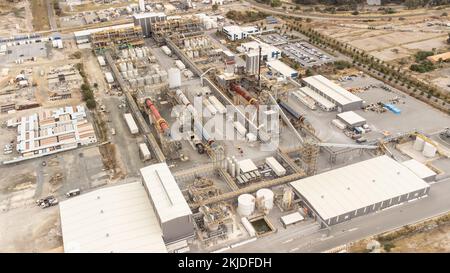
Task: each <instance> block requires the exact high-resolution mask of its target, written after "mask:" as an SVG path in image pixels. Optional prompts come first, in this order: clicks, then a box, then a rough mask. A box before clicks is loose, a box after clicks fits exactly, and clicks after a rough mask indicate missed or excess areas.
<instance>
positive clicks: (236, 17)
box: [225, 10, 268, 23]
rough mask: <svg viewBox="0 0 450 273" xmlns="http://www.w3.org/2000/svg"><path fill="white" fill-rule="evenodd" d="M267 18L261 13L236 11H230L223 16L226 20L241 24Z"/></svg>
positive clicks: (265, 14)
mask: <svg viewBox="0 0 450 273" xmlns="http://www.w3.org/2000/svg"><path fill="white" fill-rule="evenodd" d="M267 16H268V14H267V13H265V12H261V11H258V12H256V11H249V10H247V11H245V12H241V11H236V10H230V11H229V12H227V13H226V14H225V17H227V18H228V19H231V20H233V21H236V22H242V23H251V22H255V21H259V20H262V19H264V18H266V17H267Z"/></svg>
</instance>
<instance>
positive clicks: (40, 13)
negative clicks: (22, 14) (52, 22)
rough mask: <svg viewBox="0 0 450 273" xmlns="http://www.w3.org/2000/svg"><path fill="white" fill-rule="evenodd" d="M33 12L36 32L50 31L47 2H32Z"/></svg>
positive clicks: (39, 0)
mask: <svg viewBox="0 0 450 273" xmlns="http://www.w3.org/2000/svg"><path fill="white" fill-rule="evenodd" d="M31 11H32V14H33V27H34V30H35V31H40V30H48V29H50V26H49V23H48V14H47V5H46V2H45V0H31Z"/></svg>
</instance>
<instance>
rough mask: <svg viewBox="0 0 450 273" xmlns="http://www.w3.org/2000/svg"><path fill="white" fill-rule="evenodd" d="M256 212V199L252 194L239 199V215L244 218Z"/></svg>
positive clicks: (240, 196)
mask: <svg viewBox="0 0 450 273" xmlns="http://www.w3.org/2000/svg"><path fill="white" fill-rule="evenodd" d="M254 210H255V197H253V195H251V194H248V193H246V194H241V195H239V197H238V209H237V211H238V213H239V214H240V215H242V216H249V215H251V214H252V213H253V211H254Z"/></svg>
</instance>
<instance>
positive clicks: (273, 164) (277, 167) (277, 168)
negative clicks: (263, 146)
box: [266, 156, 286, 176]
mask: <svg viewBox="0 0 450 273" xmlns="http://www.w3.org/2000/svg"><path fill="white" fill-rule="evenodd" d="M266 164H267V165H268V166H269V167H270V168H271V169H272V170H273V172H274V173H275V174H276V175H277V176H283V175H285V174H286V169H285V168H284V167H283V166H281V164H280V163H279V162H278V161H277V160H276V159H275V158H274V157H272V156H271V157H268V158H266Z"/></svg>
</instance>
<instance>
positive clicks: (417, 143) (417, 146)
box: [413, 137, 425, 151]
mask: <svg viewBox="0 0 450 273" xmlns="http://www.w3.org/2000/svg"><path fill="white" fill-rule="evenodd" d="M424 143H425V140H423V139H422V138H420V137H416V141H414V145H413V148H414V150H416V151H422V150H423V146H424Z"/></svg>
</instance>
